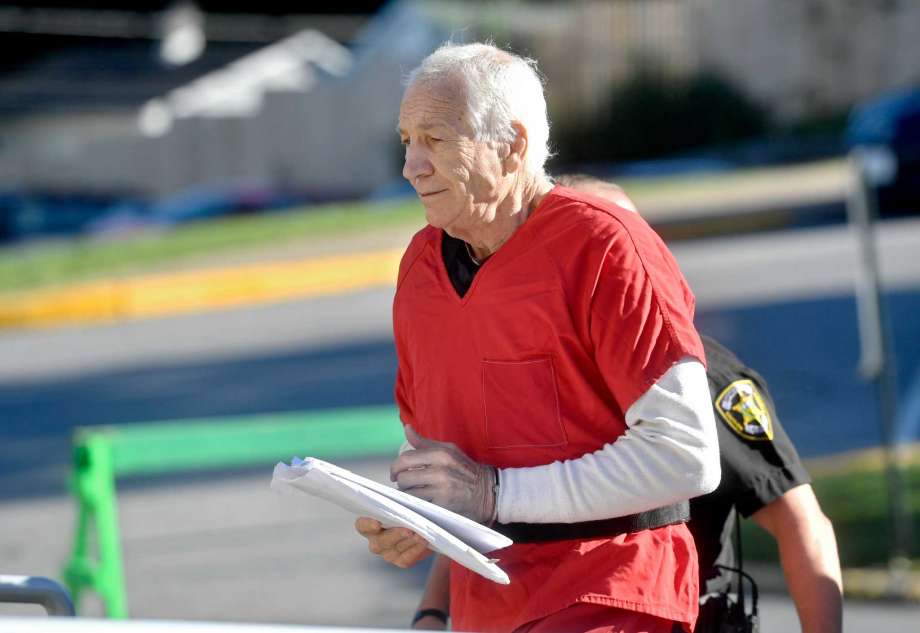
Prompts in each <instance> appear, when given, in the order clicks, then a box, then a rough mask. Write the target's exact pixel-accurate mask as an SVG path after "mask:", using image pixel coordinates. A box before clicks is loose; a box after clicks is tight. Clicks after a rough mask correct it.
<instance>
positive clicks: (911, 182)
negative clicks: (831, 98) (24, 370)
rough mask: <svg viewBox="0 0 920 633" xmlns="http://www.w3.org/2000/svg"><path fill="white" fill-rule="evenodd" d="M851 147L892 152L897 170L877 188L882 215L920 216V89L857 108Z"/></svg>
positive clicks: (849, 130)
mask: <svg viewBox="0 0 920 633" xmlns="http://www.w3.org/2000/svg"><path fill="white" fill-rule="evenodd" d="M846 141H847V146H848V147H849V148H850V149H872V150H873V151H877V152H882V153H888V154H889V155H890V158H891V159H893V163H894V165H893V166H894V171H893V173H892V177H891V178H890V179H887V182H881V183H879V184H878V185H877V186H876V192H877V195H878V207H879V215H880V216H881V217H898V216H905V215H920V88H914V89H909V90H900V91H896V92H891V93H887V94H884V95H882V96H881V97H878V98H877V99H874V100H872V101H869V102H867V103H864V104H862V105H860V106H858V107H857V108H855V109H854V111H853V113H852V114H851V116H850V119H849V121H848V123H847V130H846Z"/></svg>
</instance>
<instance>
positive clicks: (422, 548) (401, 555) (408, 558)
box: [383, 541, 431, 568]
mask: <svg viewBox="0 0 920 633" xmlns="http://www.w3.org/2000/svg"><path fill="white" fill-rule="evenodd" d="M429 554H431V550H429V549H428V544H427V543H425V542H424V541H423V542H421V543H415V544H413V545H412V546H411V547H410V548H409V549H407V550H406V551H404V552H399V551H396V550H395V549H392V550H389V551H387V552H385V553H384V554H383V558H384V560H386V561H387V562H389V563H392V564H394V565H396V566H397V567H403V568H406V567H412V566H413V565H415V564H416V563H417V562H419V561H420V560H422V559H424V558H426V557H427V556H428V555H429Z"/></svg>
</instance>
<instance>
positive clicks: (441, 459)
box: [390, 446, 457, 481]
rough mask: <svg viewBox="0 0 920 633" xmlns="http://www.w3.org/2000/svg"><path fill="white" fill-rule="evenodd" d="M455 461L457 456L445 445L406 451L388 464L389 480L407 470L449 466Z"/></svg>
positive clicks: (394, 478)
mask: <svg viewBox="0 0 920 633" xmlns="http://www.w3.org/2000/svg"><path fill="white" fill-rule="evenodd" d="M456 463H457V458H456V457H455V456H454V454H453V452H451V449H450V448H449V447H447V446H433V447H428V448H418V449H415V450H413V451H406V452H405V453H402V454H401V455H400V456H399V457H397V458H396V459H394V460H393V463H392V464H390V481H396V478H397V477H398V476H399V474H400V473H402V472H404V471H407V470H416V469H420V468H427V467H429V466H444V467H449V466H451V465H455V464H456Z"/></svg>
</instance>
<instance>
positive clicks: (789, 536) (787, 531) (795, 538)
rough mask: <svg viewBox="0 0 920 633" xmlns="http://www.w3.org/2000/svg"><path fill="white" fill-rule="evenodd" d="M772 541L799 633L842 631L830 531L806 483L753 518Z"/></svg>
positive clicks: (837, 572) (839, 590) (837, 566)
mask: <svg viewBox="0 0 920 633" xmlns="http://www.w3.org/2000/svg"><path fill="white" fill-rule="evenodd" d="M751 518H753V519H754V521H756V522H757V524H758V525H760V526H761V527H762V528H764V529H765V530H766V531H767V532H769V533H770V534H771V535H772V536H773V538H775V539H776V542H777V544H778V545H779V555H780V562H781V564H782V566H783V574H784V575H785V577H786V583H787V585H788V586H789V592H790V593H791V594H792V599H793V601H794V602H795V608H796V610H797V611H798V614H799V621H800V622H801V624H802V632H803V633H817V632H819V631H820V632H822V633H824V632H832V633H839V631H840V630H841V626H842V624H841V619H842V615H841V611H842V608H843V607H842V604H843V600H842V597H841V593H842V586H843V583H842V581H841V578H840V560H839V558H838V555H837V540H836V538H835V537H834V528H833V526H832V525H831V522H830V521H829V520H828V518H827V517H826V516H824V513H823V512H822V511H821V507H820V506H819V505H818V500H817V499H816V498H815V494H814V491H813V490H812V488H811V486H810V485H808V484H805V485H802V486H797V487H795V488H793V489H791V490H789V491H788V492H786V493H785V494H784V495H782V496H781V497H778V498H777V499H775V500H774V501H773V502H771V503H769V504H767V505H766V506H764V507H763V508H761V509H760V510H758V511H757V512H755V513H754V514H753V515H752V517H751Z"/></svg>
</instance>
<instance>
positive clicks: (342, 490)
mask: <svg viewBox="0 0 920 633" xmlns="http://www.w3.org/2000/svg"><path fill="white" fill-rule="evenodd" d="M271 486H272V488H273V489H274V490H279V491H293V490H297V491H300V492H305V493H307V494H310V495H313V496H316V497H320V498H322V499H326V500H327V501H331V502H332V503H334V504H336V505H338V506H339V507H342V508H344V509H346V510H349V511H351V512H354V513H355V514H357V515H360V516H369V517H373V518H375V519H377V520H378V521H380V522H381V524H383V526H384V527H397V526H400V527H405V528H408V529H410V530H412V531H413V532H415V533H416V534H418V535H419V536H421V537H422V538H424V539H425V540H426V541H428V543H429V544H430V545H431V548H432V549H433V550H435V551H437V552H440V553H441V554H444V555H445V556H447V557H449V558H451V559H452V560H454V561H456V562H458V563H460V564H461V565H463V566H465V567H468V568H469V569H471V570H473V571H475V572H476V573H478V574H481V575H482V576H485V577H486V578H488V579H490V580H493V581H495V582H497V583H500V584H503V585H507V584H508V583H509V582H510V580H509V579H508V575H507V574H506V573H505V572H504V571H502V570H501V568H499V567H498V565H496V564H495V561H494V560H493V559H489V558H487V557H485V556H483V554H485V553H488V552H491V551H493V550H496V549H501V548H504V547H508V546H509V545H511V543H512V541H511V539H509V538H507V537H506V536H503V535H502V534H499V533H498V532H495V531H494V530H490V529H489V528H487V527H485V526H483V525H480V524H479V523H476V522H475V521H471V520H470V519H467V518H466V517H464V516H461V515H459V514H456V513H454V512H450V511H448V510H445V509H444V508H441V507H440V506H437V505H435V504H433V503H429V502H427V501H424V500H423V499H418V498H417V497H413V496H412V495H409V494H406V493H404V492H402V491H400V490H396V489H395V488H390V487H388V486H384V485H382V484H379V483H377V482H376V481H372V480H370V479H367V478H365V477H361V476H360V475H356V474H355V473H353V472H351V471H348V470H346V469H344V468H340V467H338V466H335V465H334V464H330V463H328V462H325V461H323V460H321V459H316V458H313V457H308V458H307V459H305V460H300V459H298V458H296V457H295V458H294V459H293V460H292V461H291V465H290V466H288V465H287V464H285V463H283V462H279V463H278V464H277V465H276V466H275V471H274V473H273V475H272V483H271Z"/></svg>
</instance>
